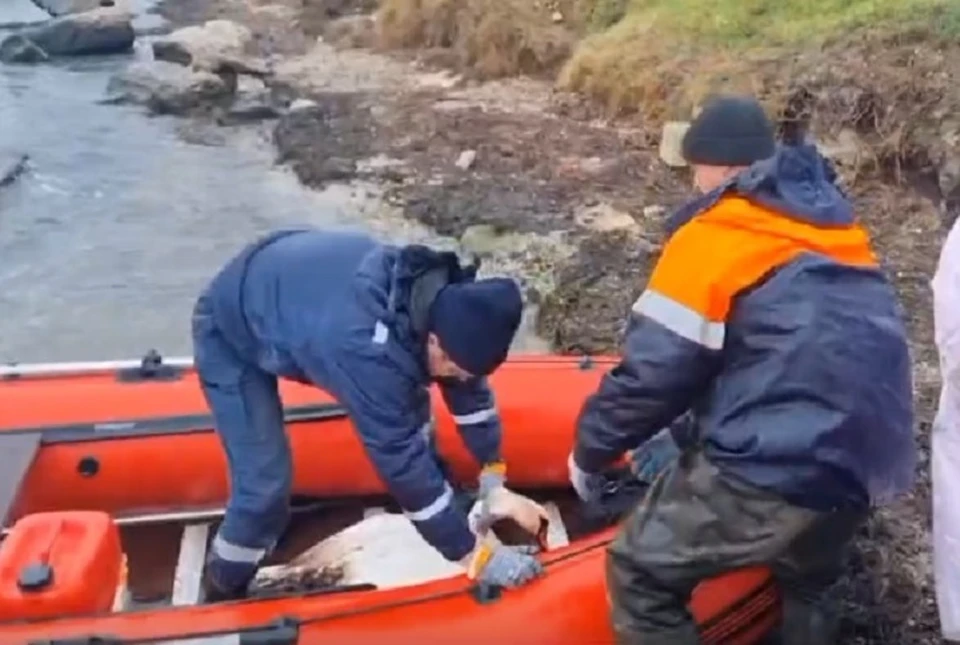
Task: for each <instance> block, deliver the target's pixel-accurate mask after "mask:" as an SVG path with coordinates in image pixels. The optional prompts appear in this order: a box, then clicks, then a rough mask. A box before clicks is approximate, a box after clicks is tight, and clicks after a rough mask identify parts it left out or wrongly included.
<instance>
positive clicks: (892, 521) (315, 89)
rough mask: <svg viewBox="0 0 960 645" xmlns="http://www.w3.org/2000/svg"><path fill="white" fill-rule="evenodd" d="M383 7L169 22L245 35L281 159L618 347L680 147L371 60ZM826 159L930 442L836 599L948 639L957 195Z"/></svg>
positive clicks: (552, 98) (853, 634)
mask: <svg viewBox="0 0 960 645" xmlns="http://www.w3.org/2000/svg"><path fill="white" fill-rule="evenodd" d="M370 4H371V3H370V2H367V3H366V4H365V5H362V6H360V5H358V4H356V3H351V2H350V1H349V0H340V1H339V2H327V3H323V2H314V3H310V6H311V7H312V8H313V9H312V11H300V10H298V9H297V3H294V2H293V1H292V0H276V2H275V3H273V4H267V5H264V4H259V3H257V4H249V3H247V2H244V1H243V0H210V1H209V2H208V3H207V4H206V5H205V11H203V12H200V11H199V8H198V5H197V4H191V8H190V12H189V14H185V13H184V12H182V11H181V10H180V9H179V5H180V3H178V2H177V1H176V0H168V1H167V2H166V3H165V4H164V5H163V6H162V13H163V14H164V15H165V16H166V17H167V18H168V19H169V20H171V22H172V23H174V24H186V23H188V22H196V21H200V20H209V19H212V18H225V19H230V20H235V21H237V22H238V23H240V24H243V25H245V26H247V27H248V28H249V29H251V31H252V33H253V34H254V37H253V40H254V42H255V43H256V45H255V47H256V49H257V55H258V56H261V57H263V58H264V59H266V60H270V61H271V69H272V70H273V73H272V75H271V77H270V78H268V79H267V81H266V83H267V85H268V86H269V87H270V88H271V91H272V94H273V96H275V97H283V100H286V101H290V102H291V103H290V105H293V102H296V103H297V105H296V107H297V108H298V109H294V110H288V111H286V112H285V113H284V115H283V116H281V117H280V119H279V121H278V123H277V125H276V127H275V129H274V141H275V143H276V145H277V149H278V161H279V162H281V163H285V164H288V165H289V166H290V167H291V168H292V169H293V171H294V172H295V173H296V174H297V176H298V177H299V178H300V180H301V181H302V182H303V183H305V184H307V185H310V186H313V187H317V188H320V187H323V186H325V185H328V184H329V183H331V182H351V181H356V180H363V181H371V182H375V183H376V184H377V185H379V186H381V188H382V190H383V192H384V194H385V195H386V198H387V201H388V203H389V205H390V207H392V208H395V209H397V210H398V211H399V212H400V213H402V215H403V216H405V217H407V218H410V219H412V220H416V221H418V222H421V223H423V224H426V225H428V226H429V227H431V228H433V229H434V230H435V231H437V232H438V233H439V234H441V235H447V236H453V237H455V238H457V239H459V241H460V244H461V248H463V249H464V250H465V251H471V252H476V253H479V254H481V255H485V256H487V257H489V258H491V261H492V262H491V263H492V264H494V265H495V266H499V267H506V268H507V269H508V270H510V272H511V273H513V274H515V275H517V276H518V277H520V278H521V280H522V281H523V282H524V283H526V285H527V287H528V288H527V295H528V301H529V302H530V304H532V305H536V307H537V319H536V330H537V333H538V334H539V336H540V337H541V338H543V339H545V340H546V341H547V342H548V343H549V344H550V346H551V348H552V349H553V350H554V351H560V352H574V353H578V352H588V353H601V352H614V351H616V350H617V349H618V344H619V341H620V335H621V331H622V328H623V325H624V322H625V316H626V312H627V311H628V310H629V307H630V304H631V303H632V302H633V300H634V299H635V298H636V297H637V296H638V295H639V293H640V292H641V291H642V289H643V286H644V284H645V282H646V279H647V277H648V276H649V272H650V270H651V269H652V266H653V263H654V261H655V259H656V256H657V253H658V251H659V248H660V244H661V243H662V234H663V224H664V214H665V213H667V212H669V211H670V210H671V209H672V208H674V207H675V206H677V205H678V204H680V203H682V201H683V200H684V199H686V198H687V197H688V196H689V188H688V185H689V184H688V178H687V176H686V175H685V173H684V171H683V170H682V169H676V168H673V167H671V166H670V165H669V164H668V163H665V162H664V161H663V159H666V160H667V161H670V157H671V151H670V149H669V146H667V147H666V149H661V141H660V136H659V135H660V128H659V127H658V128H656V129H655V132H653V133H652V132H651V131H652V130H653V129H652V128H650V127H649V126H648V124H644V123H642V122H640V121H638V120H635V119H634V120H618V121H611V120H608V119H606V118H604V116H603V112H602V111H601V110H600V109H598V108H597V107H596V106H595V105H593V104H591V103H590V102H588V101H586V100H584V99H581V98H579V97H577V96H574V95H571V94H567V93H560V92H556V91H554V90H553V88H552V87H551V86H549V85H548V84H546V83H543V82H538V81H533V80H525V79H500V80H493V81H488V82H477V81H474V80H470V79H469V78H467V77H464V76H460V75H457V74H455V73H453V72H451V71H449V70H448V69H447V68H446V67H444V66H443V63H444V62H445V61H444V60H443V56H442V52H441V53H440V54H441V55H429V54H430V53H429V52H427V55H424V52H419V53H418V54H417V56H416V59H415V58H414V56H413V55H410V54H397V53H394V54H393V55H391V56H384V55H382V54H380V53H377V52H376V51H375V49H374V50H373V51H372V50H371V45H372V43H375V39H374V37H373V36H372V34H371V31H372V29H373V25H372V23H373V18H371V17H370V16H366V15H365V14H364V12H365V11H369V10H370V8H371V7H370V6H369V5H370ZM321 9H323V10H321ZM308 14H309V15H308ZM291 25H292V26H294V29H293V32H294V33H292V34H291V33H288V37H287V38H285V39H283V40H282V42H283V46H282V47H278V46H277V42H278V38H277V34H278V33H281V32H282V31H283V30H284V29H286V30H287V31H288V32H289V31H290V29H291ZM318 37H319V39H318ZM315 39H316V40H315ZM424 60H426V61H427V63H426V64H423V61H424ZM437 63H439V64H437ZM823 148H824V149H825V151H827V152H828V153H829V154H830V155H831V156H832V157H833V159H834V160H835V161H836V163H837V164H838V166H839V167H840V169H841V172H842V174H843V176H844V179H845V181H846V183H847V186H848V189H849V191H850V193H851V194H852V196H853V197H854V199H855V200H856V202H857V204H858V206H859V208H860V212H861V213H862V216H863V218H864V222H865V224H866V225H867V227H868V228H869V229H870V230H871V232H872V234H873V235H874V238H875V243H876V245H877V248H878V250H879V251H880V253H881V255H882V256H883V260H884V263H885V265H886V266H887V269H888V271H889V273H890V275H891V277H892V279H893V280H894V281H895V283H896V285H897V288H898V291H899V293H900V296H901V300H902V302H903V304H904V307H905V311H906V313H907V317H908V321H909V324H910V331H911V341H912V345H913V350H914V363H915V388H916V393H917V412H918V436H919V438H920V439H919V441H920V446H921V455H920V462H921V463H920V473H921V476H920V477H918V481H917V485H916V489H915V493H914V495H912V496H911V497H909V498H907V499H905V500H902V501H901V502H899V503H898V504H897V505H895V506H894V507H892V508H889V509H885V510H883V511H881V512H879V513H877V515H876V517H875V518H874V520H873V521H872V522H871V523H870V525H869V526H868V527H867V528H866V529H865V530H864V532H863V534H862V535H861V538H860V540H859V541H858V544H857V548H856V549H854V551H853V553H851V556H850V561H849V573H848V575H847V576H846V577H845V579H844V581H843V583H842V584H841V585H840V586H839V588H838V589H837V602H838V603H839V604H840V605H841V606H842V607H843V608H844V618H843V639H842V641H841V642H843V643H850V644H861V643H862V644H867V643H871V644H879V643H884V644H891V645H892V644H894V643H895V644H897V645H908V644H909V645H920V644H924V645H926V644H929V643H931V642H937V641H939V640H940V639H939V632H938V629H939V627H938V621H937V615H936V606H935V603H934V598H933V592H932V577H931V572H932V565H931V554H930V549H929V534H928V527H929V526H930V506H929V505H930V497H929V482H928V479H927V477H926V473H927V472H928V468H929V452H928V451H929V428H930V423H931V421H932V416H933V412H934V409H935V404H936V397H937V392H938V388H939V374H938V368H937V357H936V352H935V348H934V346H933V343H932V307H931V301H930V293H929V287H928V280H929V277H930V276H931V275H932V271H933V269H934V266H935V262H936V258H937V256H938V253H939V248H940V244H941V240H942V238H943V235H945V232H946V225H947V224H949V218H946V219H945V218H944V217H943V215H944V207H945V202H944V200H943V199H941V195H942V194H946V193H945V192H944V188H943V186H941V189H940V190H939V191H936V190H935V191H932V192H931V191H930V190H927V189H926V187H925V183H924V182H925V180H924V178H923V177H918V178H916V180H915V181H914V182H913V183H909V182H900V183H897V182H895V181H892V179H893V176H892V175H890V174H884V173H878V174H877V175H875V176H874V177H873V178H872V179H867V180H864V179H863V178H862V177H859V176H858V172H859V168H860V165H859V164H860V154H859V152H860V151H859V150H858V149H857V148H856V146H851V144H850V141H849V137H847V138H844V137H843V136H840V137H836V138H831V139H830V140H829V141H827V142H825V143H824V145H823ZM940 183H941V184H943V182H942V180H941V181H940ZM947 188H949V187H947ZM947 192H949V191H947Z"/></svg>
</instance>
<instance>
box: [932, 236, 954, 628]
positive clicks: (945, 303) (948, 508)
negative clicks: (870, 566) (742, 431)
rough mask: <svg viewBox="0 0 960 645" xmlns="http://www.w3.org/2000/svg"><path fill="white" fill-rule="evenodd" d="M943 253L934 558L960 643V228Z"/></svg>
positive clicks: (937, 315)
mask: <svg viewBox="0 0 960 645" xmlns="http://www.w3.org/2000/svg"><path fill="white" fill-rule="evenodd" d="M958 224H960V223H958ZM958 224H955V225H954V226H953V228H952V229H951V231H950V234H949V235H948V236H947V240H946V242H945V243H944V245H943V250H942V251H941V254H940V260H939V262H938V265H937V270H936V273H935V275H934V278H933V280H932V282H931V286H932V287H933V311H934V337H935V340H936V344H937V351H938V353H939V357H940V375H941V379H942V382H943V385H942V388H941V392H940V402H939V407H938V410H937V416H936V419H935V420H934V424H933V433H932V434H933V436H932V454H931V462H932V463H931V469H932V472H931V479H932V484H933V557H934V576H935V581H936V593H937V607H938V610H939V613H940V625H941V630H942V634H943V637H944V638H946V639H949V640H960V225H958Z"/></svg>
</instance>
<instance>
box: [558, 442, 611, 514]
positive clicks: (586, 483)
mask: <svg viewBox="0 0 960 645" xmlns="http://www.w3.org/2000/svg"><path fill="white" fill-rule="evenodd" d="M567 468H568V469H569V471H570V483H571V484H573V490H575V491H576V492H577V496H578V497H580V499H581V500H583V501H584V502H587V503H591V502H596V501H598V500H599V499H600V497H601V496H602V495H603V487H604V484H605V483H606V479H605V478H604V477H603V475H600V474H595V473H588V472H585V471H583V470H581V469H580V467H579V466H577V462H576V461H575V460H574V458H573V453H572V452H571V453H570V457H569V458H568V459H567Z"/></svg>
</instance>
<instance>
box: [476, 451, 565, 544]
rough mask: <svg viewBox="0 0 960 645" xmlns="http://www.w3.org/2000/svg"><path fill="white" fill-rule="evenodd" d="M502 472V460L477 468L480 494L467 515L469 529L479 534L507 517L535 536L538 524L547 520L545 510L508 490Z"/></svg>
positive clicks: (503, 472)
mask: <svg viewBox="0 0 960 645" xmlns="http://www.w3.org/2000/svg"><path fill="white" fill-rule="evenodd" d="M505 472H506V469H505V467H504V465H503V464H502V463H497V464H490V465H488V466H486V467H484V469H483V470H482V471H480V481H479V483H480V490H479V497H478V499H477V501H476V503H475V504H474V505H473V508H471V509H470V513H469V515H468V520H469V522H470V529H471V530H472V531H473V532H474V533H476V534H477V535H481V536H482V535H483V534H484V533H485V532H486V531H487V530H489V529H490V527H491V526H492V525H493V524H494V523H496V522H498V521H499V520H502V519H506V518H510V519H512V520H513V521H514V522H516V523H517V524H518V525H519V526H520V527H521V528H522V529H523V530H525V531H527V532H528V533H530V534H531V535H537V533H539V531H540V525H541V523H542V522H545V521H549V516H548V515H547V510H546V509H545V508H544V507H543V506H541V505H540V504H537V503H536V502H535V501H533V500H532V499H530V498H529V497H524V496H523V495H519V494H517V493H515V492H513V491H512V490H510V489H508V488H507V487H506V486H505V481H506V479H505Z"/></svg>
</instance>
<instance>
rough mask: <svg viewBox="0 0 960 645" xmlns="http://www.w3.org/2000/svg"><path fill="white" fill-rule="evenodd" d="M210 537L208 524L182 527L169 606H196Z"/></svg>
mask: <svg viewBox="0 0 960 645" xmlns="http://www.w3.org/2000/svg"><path fill="white" fill-rule="evenodd" d="M209 537H210V524H209V523H204V522H198V523H196V524H187V525H186V526H184V527H183V534H182V535H181V537H180V553H179V555H178V556H177V569H176V571H175V572H174V574H173V593H172V594H171V600H170V602H171V604H173V605H174V606H187V605H197V604H199V603H200V598H201V596H202V594H203V591H202V589H201V579H202V577H203V564H204V560H206V558H207V547H208V544H209Z"/></svg>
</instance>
